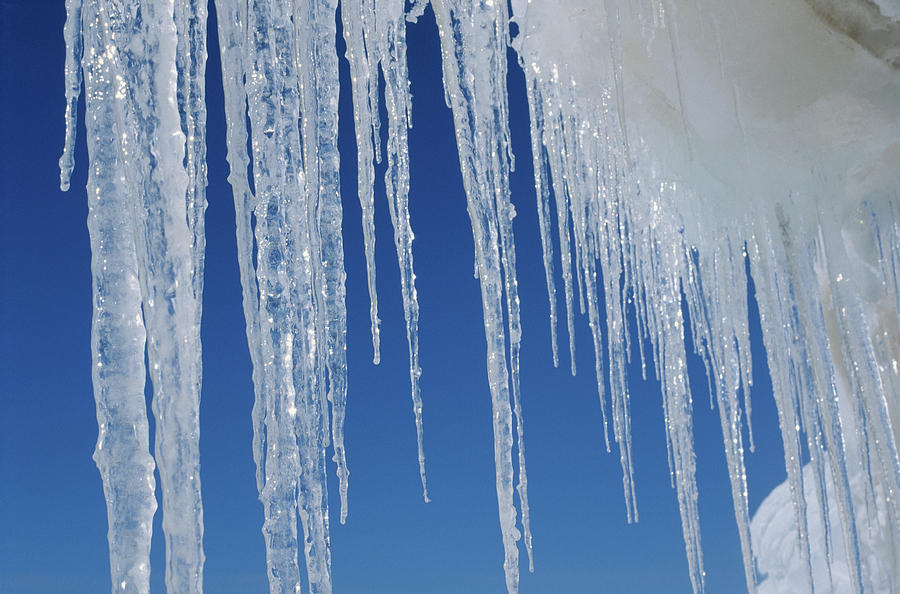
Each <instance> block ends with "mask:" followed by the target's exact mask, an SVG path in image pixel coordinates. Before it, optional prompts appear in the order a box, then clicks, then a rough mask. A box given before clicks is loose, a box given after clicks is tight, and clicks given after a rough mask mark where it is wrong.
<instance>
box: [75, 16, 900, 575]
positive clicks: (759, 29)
mask: <svg viewBox="0 0 900 594" xmlns="http://www.w3.org/2000/svg"><path fill="white" fill-rule="evenodd" d="M431 4H432V8H433V10H434V13H435V16H436V20H437V24H438V29H439V35H440V43H441V50H442V61H443V64H442V67H443V77H444V85H445V92H446V99H447V104H448V106H449V108H450V109H451V110H452V114H453V120H454V124H455V132H456V144H457V148H458V151H459V157H460V167H461V176H462V179H463V184H464V188H465V194H466V195H465V199H466V204H467V207H468V212H469V217H470V221H471V230H472V237H473V242H474V254H475V274H476V277H477V278H478V279H479V283H480V287H481V296H482V305H483V316H484V318H483V324H484V331H485V341H486V358H487V361H486V365H487V372H488V380H489V386H488V387H489V392H490V398H491V404H492V420H493V430H494V461H495V466H496V489H497V500H498V515H499V520H500V529H501V530H500V534H501V538H502V541H503V546H504V564H503V565H504V570H505V575H506V585H507V588H508V590H509V591H510V592H515V591H516V590H517V589H518V580H519V546H518V541H519V540H524V545H525V549H526V551H527V553H528V555H529V561H530V560H531V540H532V538H531V532H530V526H529V505H528V495H527V474H526V467H525V457H524V418H523V407H522V394H521V390H520V385H519V352H520V347H521V341H522V329H521V323H520V319H519V296H518V286H517V280H516V255H515V242H514V238H513V234H512V228H513V225H512V220H513V218H514V217H515V209H514V208H513V206H512V202H511V200H510V187H509V174H510V170H511V167H512V154H511V147H510V139H509V137H510V134H509V121H508V108H507V101H508V92H507V88H506V79H507V51H508V48H509V47H510V46H511V47H512V48H513V49H514V50H515V55H516V56H517V59H518V63H519V66H520V67H521V68H522V70H523V71H524V74H525V81H526V92H527V97H526V99H527V103H528V109H529V115H530V119H531V149H532V155H531V158H532V162H533V164H534V171H535V190H536V196H537V204H536V208H537V212H538V219H539V226H540V239H541V242H542V260H543V265H544V268H545V272H546V280H547V294H548V297H549V321H550V325H551V340H552V356H553V362H554V364H558V363H559V359H560V355H559V346H558V344H557V343H558V341H559V328H558V326H561V325H562V324H563V321H562V318H563V317H564V318H565V322H564V323H565V326H566V334H567V336H568V341H569V345H568V351H569V355H568V356H569V361H568V362H569V365H570V368H571V372H572V373H575V372H576V369H575V353H574V344H575V343H574V339H573V335H574V332H575V326H576V320H577V319H578V318H579V317H581V318H586V319H587V322H588V327H589V330H590V333H591V337H592V347H593V354H594V360H595V366H594V374H595V376H596V382H597V392H598V397H599V406H600V409H601V411H602V414H603V426H602V427H598V428H597V430H598V431H603V433H604V437H605V438H606V445H607V449H610V450H611V449H612V448H613V444H615V448H616V449H617V453H618V456H619V460H620V463H621V468H622V484H623V491H624V498H625V504H626V518H627V519H628V520H629V521H637V520H638V515H639V514H638V509H639V507H638V499H639V497H638V489H637V486H636V485H635V482H634V468H635V464H636V461H635V460H634V458H633V455H632V449H631V436H632V426H631V415H630V394H629V387H628V384H627V381H626V367H627V364H628V363H629V358H630V357H631V356H632V353H638V356H639V357H640V364H641V368H642V370H643V372H644V374H645V376H646V375H649V374H651V373H652V374H655V376H656V379H657V380H658V381H659V383H660V385H661V405H662V408H663V411H664V414H665V432H666V443H667V448H668V459H669V468H670V472H671V481H672V485H673V487H674V489H675V493H676V497H677V501H678V505H679V509H680V513H681V521H682V531H683V536H684V542H685V554H686V558H687V565H688V573H689V576H690V580H691V583H692V587H693V589H694V591H697V592H699V591H702V590H703V589H704V569H703V555H702V547H701V535H700V521H699V513H700V510H699V509H698V485H697V482H696V478H695V461H696V457H697V453H696V452H695V450H694V443H693V426H692V423H693V420H692V419H693V407H694V405H695V403H694V401H693V396H692V391H691V386H690V385H689V382H688V373H687V359H688V353H687V352H686V338H687V337H688V333H689V334H690V338H691V339H692V340H691V342H692V344H693V345H694V347H695V350H696V351H697V354H698V355H699V356H700V357H701V359H702V361H703V363H704V365H705V368H706V373H707V377H708V380H709V385H710V386H711V392H712V394H711V398H712V401H713V404H714V406H715V407H716V408H717V409H718V413H719V419H720V425H721V430H722V439H723V449H724V452H725V458H726V461H727V465H728V471H729V477H730V487H731V494H732V499H733V503H734V516H735V521H736V525H737V529H738V535H739V540H740V544H741V549H742V553H743V560H744V568H745V580H746V585H747V589H748V590H749V591H755V590H757V589H758V590H762V591H773V592H778V591H813V590H823V589H824V590H828V589H829V588H833V589H834V590H836V591H856V592H860V591H892V590H900V573H898V571H897V569H896V568H897V567H900V532H898V530H900V529H898V526H900V503H898V497H900V460H898V454H897V447H896V443H897V437H898V435H897V427H898V426H900V419H898V415H900V398H898V394H900V370H898V360H900V204H898V189H900V140H898V139H900V101H898V100H897V98H898V97H900V74H898V70H897V63H898V60H900V58H898V56H900V29H898V14H900V11H898V7H897V3H896V2H895V1H894V0H879V1H878V2H876V3H870V2H866V1H864V0H858V1H852V2H847V3H835V2H830V1H829V0H807V1H802V0H792V1H791V2H788V3H783V2H776V1H775V0H761V1H760V2H753V3H740V2H725V3H723V2H720V1H718V0H690V1H687V0H604V1H603V2H595V1H588V0H573V1H572V2H567V3H565V4H564V5H560V3H558V2H555V1H553V0H529V1H526V0H513V1H512V3H511V14H510V13H509V10H508V7H507V3H505V2H495V1H494V0H480V1H472V0H432V2H431ZM216 8H217V14H218V33H219V45H220V47H221V57H222V73H221V74H222V78H223V84H224V89H225V104H226V119H227V144H228V162H229V167H230V174H229V181H230V183H231V185H232V188H233V191H234V201H235V212H236V223H237V245H238V265H239V268H240V276H241V283H242V286H243V300H244V316H245V321H246V326H247V339H248V344H249V350H250V356H251V360H252V363H253V385H254V391H255V401H254V406H253V412H252V425H253V456H254V460H255V462H256V465H257V487H258V490H259V495H260V499H261V501H262V503H263V507H264V514H265V517H264V520H263V534H264V537H265V544H266V559H267V569H268V577H269V583H270V588H271V591H273V592H296V591H299V590H300V589H301V587H302V584H301V573H302V572H301V570H300V562H299V550H300V545H301V543H302V546H303V553H304V561H305V565H306V571H305V574H304V575H305V576H306V580H307V581H308V583H307V587H308V589H309V590H310V591H312V592H329V591H330V590H331V558H330V556H331V552H330V545H329V539H330V536H329V512H328V505H327V501H328V478H327V475H326V449H327V448H329V447H330V448H331V449H332V457H333V460H334V461H335V463H336V466H337V471H336V474H337V484H338V490H339V494H340V501H341V515H340V520H341V522H343V521H344V520H345V519H346V517H347V513H348V489H349V470H348V465H347V453H346V451H345V447H344V432H343V421H344V416H345V406H346V402H347V382H346V373H347V369H346V366H347V363H346V306H345V271H344V262H343V238H342V235H341V229H342V227H341V223H342V218H343V213H342V207H341V204H342V203H341V196H340V192H339V170H340V156H339V154H338V150H337V130H338V115H337V104H338V93H339V90H340V89H339V79H338V55H337V53H336V45H335V42H336V36H337V23H336V16H338V15H336V12H337V9H338V3H337V1H336V0H293V1H292V2H283V1H280V0H250V1H249V2H245V1H242V0H217V2H216ZM424 8H425V3H424V2H416V3H413V4H412V5H411V6H410V7H409V8H408V12H405V11H406V10H407V7H406V5H405V3H404V2H403V1H402V0H390V1H387V0H385V1H384V2H374V1H373V0H344V1H343V2H342V3H341V12H340V15H339V16H340V18H341V20H342V27H343V35H344V39H345V41H346V46H347V52H346V58H347V60H348V62H349V64H350V72H351V86H352V88H351V93H352V99H353V108H354V125H355V132H356V142H357V157H358V171H357V178H358V183H359V201H360V205H361V210H362V232H363V237H364V245H365V256H366V275H367V283H368V289H369V297H370V304H371V306H370V325H371V335H372V337H371V338H372V345H373V358H374V360H375V362H378V360H379V358H380V345H379V343H380V338H379V332H380V330H379V323H380V322H379V319H378V300H377V291H376V285H375V280H376V274H375V266H374V250H375V246H374V238H375V234H374V187H375V173H374V171H375V163H376V161H381V160H384V161H385V164H386V174H385V188H386V192H387V198H388V200H387V202H388V206H389V210H390V218H391V222H392V226H393V232H394V243H395V251H396V254H397V261H398V264H399V267H400V278H401V286H400V290H401V294H402V297H403V306H404V314H405V323H406V335H407V340H408V344H409V369H410V384H411V396H412V407H413V413H414V417H415V423H416V431H417V442H418V460H419V471H420V475H421V481H422V487H423V493H424V497H425V499H426V501H427V499H428V492H427V488H426V482H425V466H424V448H423V428H422V411H423V399H422V396H421V392H420V387H419V378H420V375H421V370H420V367H419V352H418V311H419V310H418V299H417V293H416V287H415V272H414V268H413V245H414V244H413V239H414V235H413V230H412V228H411V224H410V214H409V213H410V205H409V202H408V196H409V152H408V146H407V137H408V130H409V128H410V127H411V125H412V122H411V121H410V114H411V112H412V110H411V101H412V98H411V96H410V93H409V81H408V75H407V68H406V26H407V22H408V21H414V20H415V19H416V18H417V16H418V15H420V14H421V13H422V11H423V10H424ZM67 10H68V14H69V17H68V19H67V22H66V26H65V37H66V43H67V55H66V79H65V89H66V90H65V96H66V141H65V147H64V151H63V155H62V157H61V159H60V183H61V187H63V188H66V187H68V184H69V177H70V174H71V171H72V167H73V160H72V154H73V146H74V144H73V143H74V130H75V117H76V106H77V100H78V95H79V92H80V87H81V85H82V78H83V84H84V87H85V91H86V95H87V109H88V118H87V132H88V146H89V150H90V157H91V165H90V175H89V180H88V200H89V213H90V215H89V217H90V218H89V230H90V234H91V245H92V274H93V281H94V323H93V334H92V336H93V338H92V344H93V364H94V392H95V399H96V403H97V417H98V423H99V428H100V435H99V439H98V442H97V449H96V453H95V459H96V461H97V465H98V468H99V469H100V473H101V477H102V479H103V484H104V492H105V494H106V498H107V509H108V515H109V526H110V529H109V542H110V558H111V568H112V581H113V587H114V589H116V590H124V591H135V592H146V591H147V590H148V588H149V543H150V530H151V526H152V518H153V514H154V512H155V505H156V504H155V496H154V489H155V484H154V479H153V470H154V465H156V466H158V468H159V472H160V478H161V487H162V492H163V493H162V494H163V497H162V502H163V530H164V532H165V541H166V584H167V587H168V589H169V591H173V592H176V591H177V592H196V591H200V590H201V589H202V566H203V549H202V535H203V523H202V505H201V501H200V476H199V458H198V440H199V417H198V413H199V395H200V315H201V311H200V303H201V297H202V291H203V260H204V243H205V240H204V229H203V217H204V209H205V203H206V201H205V186H206V167H205V117H206V116H205V97H204V93H205V90H204V75H205V61H206V47H205V40H206V11H205V4H204V3H203V2H201V1H200V0H167V1H162V2H154V3H139V4H133V3H127V2H121V1H120V0H83V5H82V1H80V0H68V1H67ZM511 29H512V30H514V31H515V35H514V36H512V35H511ZM380 78H383V80H384V92H383V94H382V93H380V92H379V80H380ZM382 103H383V105H384V107H385V108H386V112H387V119H386V121H381V118H380V116H379V107H380V105H381V104H382ZM383 127H384V128H385V130H384V131H385V132H386V134H385V136H386V139H387V142H386V145H385V147H386V148H385V149H384V150H383V149H382V142H381V141H382V128H383ZM554 236H555V237H556V238H557V242H556V243H557V245H554V241H553V238H554ZM557 251H558V262H559V264H560V266H561V271H559V274H560V276H561V281H562V282H561V283H560V282H559V280H558V279H556V274H557V272H556V271H555V270H554V261H557V260H556V258H557V254H556V253H555V252H557ZM748 269H749V271H750V274H751V275H752V281H753V286H755V294H754V295H752V297H753V298H755V300H756V302H757V304H758V307H759V312H760V321H761V326H762V330H763V341H764V344H765V347H766V357H767V363H768V367H769V370H770V373H771V376H772V378H771V379H772V385H773V390H774V400H775V404H776V408H777V413H778V419H779V426H780V436H781V439H782V443H783V446H784V464H785V472H786V475H787V481H786V482H785V484H784V485H782V486H780V487H778V488H777V489H776V490H775V491H774V492H773V493H772V495H771V496H770V497H769V499H767V500H766V502H764V504H763V505H762V506H761V508H760V509H759V510H758V511H757V513H756V515H755V516H754V519H753V521H752V522H751V518H750V511H751V510H750V507H749V503H748V501H749V500H748V490H749V488H750V485H749V480H748V476H747V472H746V469H745V458H746V456H747V455H749V452H752V450H753V443H754V442H753V431H752V425H751V422H750V421H751V413H752V403H751V402H750V399H749V395H750V389H751V386H752V385H753V377H752V374H751V369H752V361H751V355H750V344H749V343H750V339H749V319H748V316H749V311H750V307H749V297H751V296H750V295H748V287H749V286H750V280H751V278H750V277H748V274H747V270H748ZM560 285H561V287H560ZM560 289H561V293H562V295H561V299H560V300H561V301H562V302H563V307H564V308H565V312H564V314H563V313H561V312H559V311H558V308H557V293H558V292H560ZM632 319H634V321H635V322H636V324H635V323H632V322H631V321H630V320H632ZM145 328H146V330H145ZM145 339H146V344H145ZM145 349H146V352H147V357H148V359H147V360H148V361H149V364H150V369H149V371H150V377H151V379H152V381H153V389H154V396H153V411H154V414H155V415H156V420H157V434H156V435H157V439H156V444H155V455H154V456H151V454H150V451H149V448H150V445H149V443H148V442H149V438H148V422H147V413H146V407H145V404H144V399H143V384H144V377H145V369H144V352H145ZM610 425H611V428H612V431H611V434H612V440H610V431H609V428H610ZM514 458H515V460H514ZM516 495H517V496H518V500H519V504H518V507H517V506H516V503H515V499H516ZM520 514H521V516H520ZM298 522H299V528H298Z"/></svg>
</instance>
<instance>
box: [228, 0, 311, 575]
mask: <svg viewBox="0 0 900 594" xmlns="http://www.w3.org/2000/svg"><path fill="white" fill-rule="evenodd" d="M290 14H291V13H290V10H289V9H288V8H286V7H285V6H284V4H283V3H281V2H272V1H269V0H258V1H255V2H252V3H251V4H249V5H248V11H247V25H246V26H247V31H248V35H247V37H246V42H245V43H246V45H245V47H244V55H243V67H244V71H245V75H244V77H245V80H246V83H245V84H246V93H247V105H248V108H249V109H248V116H249V121H250V132H251V136H250V141H251V145H252V147H253V155H252V158H253V181H254V188H255V192H256V199H257V200H256V205H255V211H254V214H255V217H256V226H255V239H256V245H257V250H258V253H257V268H256V281H257V283H258V286H259V312H260V315H259V321H260V328H259V335H260V347H259V349H260V358H261V362H262V365H263V369H264V385H265V392H264V394H263V395H262V397H263V402H264V406H263V407H261V408H262V412H263V414H264V423H265V455H264V461H263V468H264V474H265V476H264V483H263V488H262V491H261V493H260V500H261V501H262V504H263V510H264V513H265V522H264V524H263V535H264V537H265V543H266V565H267V569H268V572H267V573H268V578H269V589H270V591H271V592H284V591H296V590H298V589H299V588H300V568H299V565H298V562H297V546H298V538H297V496H298V490H299V486H298V480H299V475H300V459H299V458H300V453H299V449H298V446H297V437H296V432H295V428H294V422H295V421H294V418H295V416H296V415H297V414H298V409H299V406H298V403H297V396H296V392H295V388H294V369H293V368H294V363H293V360H294V357H295V356H296V357H299V359H300V360H301V361H303V360H305V359H306V357H305V356H304V353H302V352H301V353H297V354H296V355H295V353H294V348H293V346H294V332H295V330H296V328H297V323H296V322H295V318H296V317H298V316H300V315H304V316H305V317H306V318H307V319H308V318H310V317H313V316H311V314H310V310H311V303H310V300H311V296H310V295H308V292H304V293H303V295H304V296H305V298H306V301H307V302H306V307H305V308H304V309H303V310H302V312H301V311H299V304H297V302H296V299H297V297H296V294H297V293H298V292H299V291H300V290H302V289H303V287H302V286H301V288H300V289H299V290H298V289H296V288H295V287H296V286H297V283H299V282H303V281H305V286H306V291H308V287H309V284H310V281H309V279H308V278H305V279H304V278H301V279H298V280H297V281H295V272H296V271H295V262H297V261H298V260H300V259H301V255H302V254H303V251H304V246H303V245H301V244H300V243H299V240H300V239H301V238H302V235H301V231H303V230H305V227H306V218H305V215H304V216H303V217H299V216H298V212H297V211H298V209H299V208H300V206H299V205H301V204H303V202H304V201H303V196H302V188H303V180H304V176H303V170H302V156H301V149H300V139H299V131H298V128H297V114H298V113H299V109H300V98H299V81H298V79H297V74H296V70H295V69H294V68H293V65H294V56H293V51H292V48H291V44H290V40H291V39H292V38H293V28H292V27H291V26H290ZM224 66H225V62H223V67H224ZM296 227H300V229H297V228H296ZM306 249H307V260H308V259H309V255H308V248H306ZM300 272H302V269H301V270H300ZM307 276H308V275H307ZM310 327H314V326H312V325H311V326H310ZM303 334H304V336H305V334H306V330H305V329H304V331H303ZM251 348H252V344H251ZM259 397H260V394H259V393H257V398H259ZM254 412H255V411H254Z"/></svg>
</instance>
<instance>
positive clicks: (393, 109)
mask: <svg viewBox="0 0 900 594" xmlns="http://www.w3.org/2000/svg"><path fill="white" fill-rule="evenodd" d="M394 8H395V10H394V11H388V10H387V9H382V10H380V11H378V13H377V15H376V31H375V33H376V35H377V37H376V40H375V51H376V60H377V62H378V63H379V64H380V65H381V69H382V72H383V74H384V80H385V86H384V98H385V105H386V107H387V114H388V139H387V170H386V171H385V174H384V185H385V191H386V193H387V196H388V207H389V210H390V214H391V223H392V224H393V227H394V245H395V247H396V250H397V262H398V264H399V265H400V288H401V291H402V294H403V313H404V317H405V319H406V340H407V343H408V345H409V381H410V386H411V394H412V405H413V415H414V417H415V421H416V443H417V447H418V460H419V477H420V480H421V481H422V496H423V498H424V499H425V501H426V502H428V501H429V498H428V486H427V482H426V477H425V447H424V443H423V439H424V429H423V425H422V395H421V390H420V387H419V378H420V377H421V375H422V370H421V368H420V367H419V329H418V326H419V300H418V296H417V293H416V273H415V270H414V268H413V252H412V243H413V238H414V235H413V231H412V226H411V225H410V220H409V143H408V130H409V128H410V127H411V125H412V123H411V122H410V114H411V113H412V106H411V97H410V94H409V76H408V73H407V69H406V19H405V18H404V15H403V10H402V2H397V3H395V5H394Z"/></svg>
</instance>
